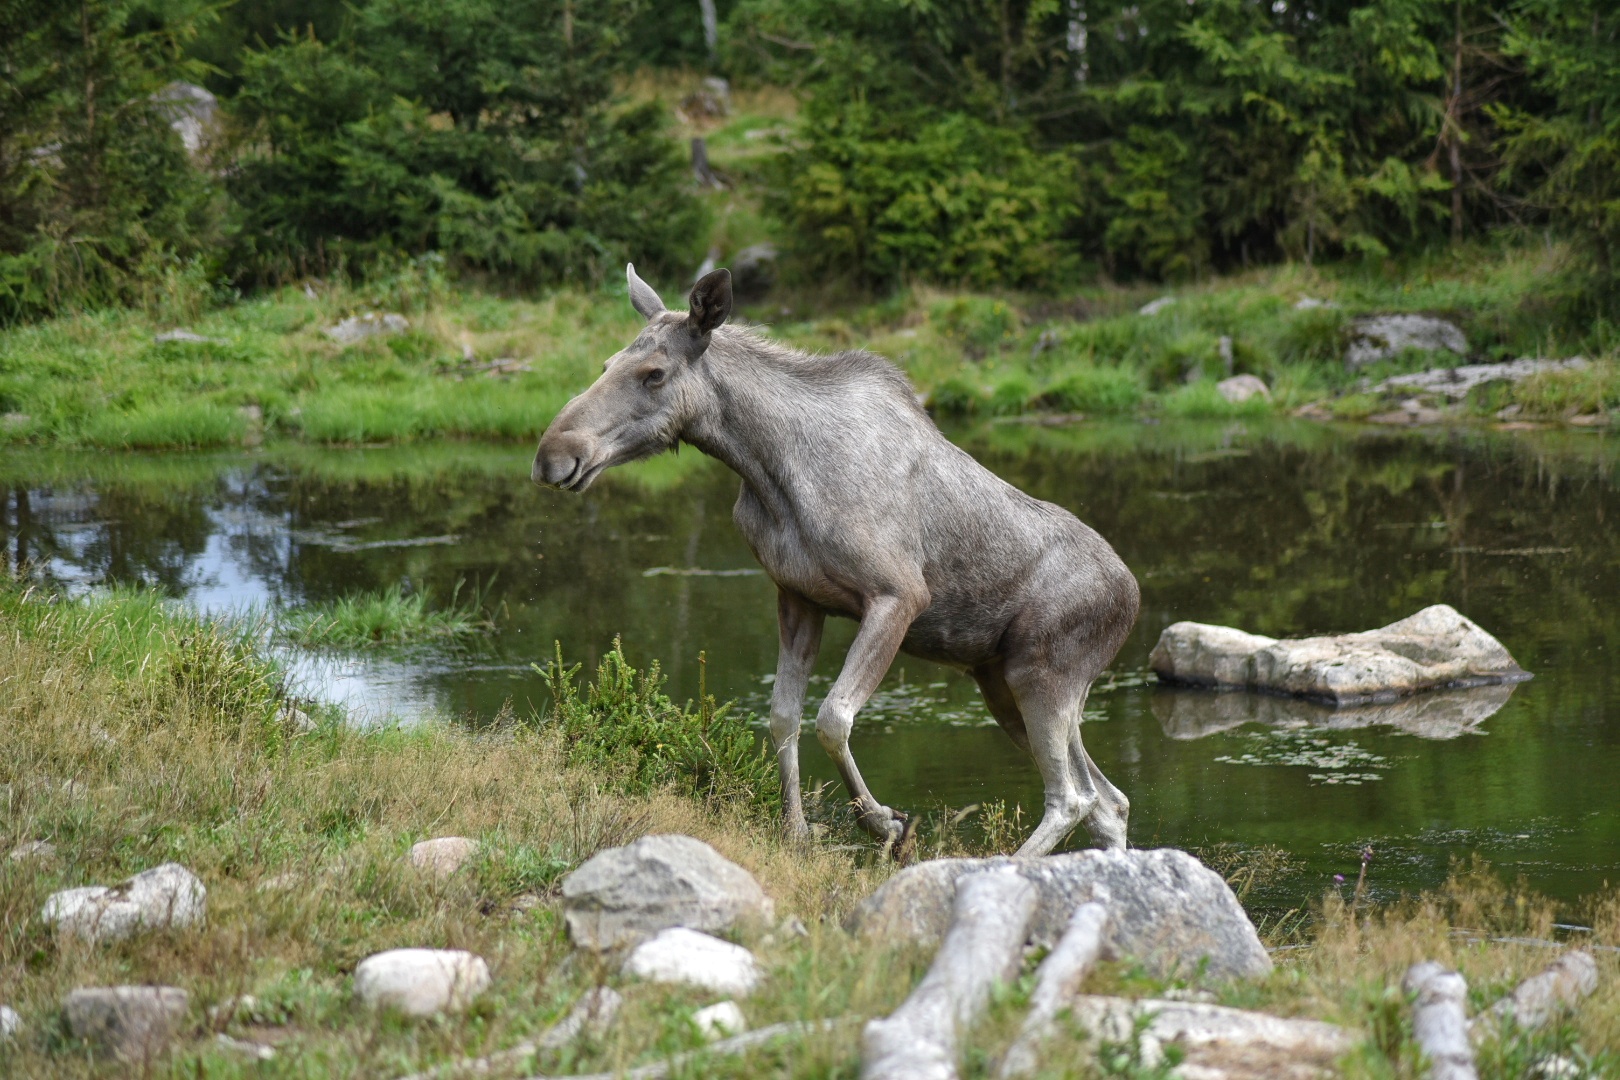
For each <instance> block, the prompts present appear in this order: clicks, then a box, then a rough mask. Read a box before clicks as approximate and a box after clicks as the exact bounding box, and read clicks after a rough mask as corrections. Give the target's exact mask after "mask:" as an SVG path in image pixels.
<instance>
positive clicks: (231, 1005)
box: [208, 994, 259, 1024]
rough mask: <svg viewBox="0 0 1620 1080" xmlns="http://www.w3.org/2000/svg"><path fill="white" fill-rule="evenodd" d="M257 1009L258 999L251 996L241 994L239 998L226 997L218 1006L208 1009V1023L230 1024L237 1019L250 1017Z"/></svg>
mask: <svg viewBox="0 0 1620 1080" xmlns="http://www.w3.org/2000/svg"><path fill="white" fill-rule="evenodd" d="M258 1008H259V999H258V998H256V997H254V996H253V995H252V994H243V995H241V996H240V997H228V998H226V999H225V1000H224V1001H222V1002H220V1003H219V1004H218V1005H213V1006H210V1007H209V1009H208V1020H209V1022H210V1023H214V1024H218V1023H230V1022H231V1021H232V1020H235V1019H237V1018H238V1017H250V1016H252V1015H253V1014H254V1013H255V1012H256V1011H258Z"/></svg>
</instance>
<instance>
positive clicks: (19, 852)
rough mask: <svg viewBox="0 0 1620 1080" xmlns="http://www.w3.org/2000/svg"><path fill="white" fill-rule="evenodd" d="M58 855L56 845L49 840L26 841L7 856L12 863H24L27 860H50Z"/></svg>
mask: <svg viewBox="0 0 1620 1080" xmlns="http://www.w3.org/2000/svg"><path fill="white" fill-rule="evenodd" d="M55 855H56V845H55V844H53V843H51V842H50V841H49V840H24V841H23V842H22V843H20V844H18V845H17V846H16V847H14V848H12V849H11V853H10V854H9V855H7V856H6V858H8V859H10V860H11V861H12V862H22V861H23V860H25V859H50V858H54V857H55Z"/></svg>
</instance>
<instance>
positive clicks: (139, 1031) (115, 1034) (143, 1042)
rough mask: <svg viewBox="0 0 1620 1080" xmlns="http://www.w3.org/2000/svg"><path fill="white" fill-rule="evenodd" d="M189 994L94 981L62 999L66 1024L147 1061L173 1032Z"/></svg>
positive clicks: (101, 1044)
mask: <svg viewBox="0 0 1620 1080" xmlns="http://www.w3.org/2000/svg"><path fill="white" fill-rule="evenodd" d="M190 1003H191V995H189V994H187V993H186V992H185V991H184V990H181V989H179V988H178V987H174V986H95V987H83V988H81V989H78V990H74V991H71V992H70V993H69V994H68V995H67V997H65V998H63V999H62V1011H63V1013H64V1014H65V1015H66V1017H67V1023H68V1030H70V1031H71V1032H73V1034H74V1036H75V1037H76V1038H80V1039H84V1040H86V1041H87V1042H91V1043H95V1044H96V1045H97V1046H99V1047H101V1048H102V1049H103V1050H107V1051H110V1052H111V1053H113V1054H116V1055H117V1056H118V1057H119V1058H122V1059H123V1060H125V1061H130V1062H137V1061H150V1060H151V1059H152V1058H154V1057H156V1056H157V1055H158V1054H160V1053H162V1051H163V1049H164V1048H165V1047H166V1046H168V1044H169V1042H170V1041H171V1040H172V1039H173V1038H174V1036H175V1032H176V1030H177V1029H178V1028H179V1026H180V1021H181V1020H182V1019H183V1018H184V1017H185V1015H186V1009H187V1008H188V1007H189V1005H190Z"/></svg>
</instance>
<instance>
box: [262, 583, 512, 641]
mask: <svg viewBox="0 0 1620 1080" xmlns="http://www.w3.org/2000/svg"><path fill="white" fill-rule="evenodd" d="M489 626H490V623H489V620H488V619H487V618H485V617H484V615H483V613H482V612H481V611H480V610H479V604H478V599H477V597H476V596H474V597H470V598H468V599H462V597H461V593H460V589H459V588H458V589H457V591H456V595H455V596H453V597H451V599H450V603H449V604H448V605H447V606H445V607H442V608H437V609H430V608H429V607H428V596H427V593H425V592H414V593H411V594H410V595H409V596H407V595H405V592H404V589H403V588H402V587H401V586H399V585H394V586H392V587H391V588H387V589H384V590H382V591H381V592H367V593H358V594H356V595H354V596H345V597H343V598H341V599H339V600H335V601H332V602H330V603H325V604H311V605H308V606H306V607H300V608H293V609H291V610H289V611H285V612H281V613H280V614H279V615H278V616H277V618H276V630H277V632H278V633H279V634H280V635H281V636H283V637H285V638H286V639H288V640H289V641H294V642H296V643H298V644H300V645H322V646H331V647H336V648H364V647H365V646H368V645H411V644H418V643H421V642H425V641H442V640H445V639H453V638H464V637H471V636H473V635H475V634H479V633H482V632H483V631H485V630H487V629H489Z"/></svg>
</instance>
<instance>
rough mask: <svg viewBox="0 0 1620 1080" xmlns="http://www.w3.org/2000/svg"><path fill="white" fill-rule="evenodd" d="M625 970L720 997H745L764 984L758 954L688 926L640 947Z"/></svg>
mask: <svg viewBox="0 0 1620 1080" xmlns="http://www.w3.org/2000/svg"><path fill="white" fill-rule="evenodd" d="M624 971H625V974H627V975H634V976H637V977H638V978H642V979H650V980H651V981H653V982H662V983H684V984H686V985H688V986H698V987H702V988H703V989H705V990H712V991H714V992H715V993H717V994H735V995H737V996H738V997H744V996H747V995H748V994H751V993H753V991H754V989H755V988H756V987H758V986H759V984H760V983H761V982H762V981H764V978H765V973H764V972H763V971H761V970H760V967H759V963H758V962H757V961H756V960H755V959H754V954H753V953H751V952H749V951H748V950H747V949H745V948H743V947H742V946H741V945H733V944H732V943H731V942H729V941H721V940H720V939H719V938H717V937H710V936H709V935H708V934H700V933H698V932H697V931H696V930H688V929H686V928H685V927H679V926H677V927H671V928H670V929H668V930H664V931H661V932H659V933H658V934H657V935H655V936H654V937H651V938H649V939H648V940H646V941H644V942H642V943H641V944H640V945H637V946H636V947H635V949H633V950H632V951H631V953H630V955H629V957H627V958H626V959H625V962H624Z"/></svg>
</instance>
